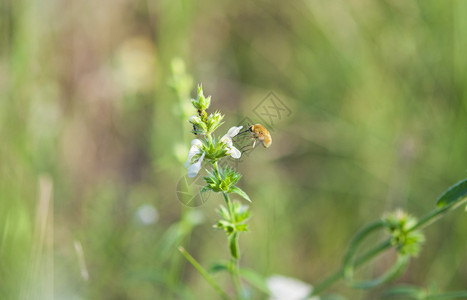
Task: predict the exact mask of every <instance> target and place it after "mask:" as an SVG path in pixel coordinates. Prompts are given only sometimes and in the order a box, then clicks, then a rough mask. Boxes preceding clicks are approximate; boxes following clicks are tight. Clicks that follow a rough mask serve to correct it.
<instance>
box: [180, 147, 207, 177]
mask: <svg viewBox="0 0 467 300" xmlns="http://www.w3.org/2000/svg"><path fill="white" fill-rule="evenodd" d="M202 145H203V142H201V141H200V140H198V139H194V140H192V141H191V148H190V151H188V159H187V160H186V162H185V167H186V168H188V177H190V178H193V177H195V176H196V175H197V174H198V172H199V170H201V164H202V163H203V159H204V155H205V153H204V152H203V154H201V157H200V158H199V159H198V161H196V162H195V163H192V162H191V160H192V159H193V157H194V156H195V155H196V154H198V153H201V146H202Z"/></svg>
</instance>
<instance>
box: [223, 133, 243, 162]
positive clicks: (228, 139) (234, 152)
mask: <svg viewBox="0 0 467 300" xmlns="http://www.w3.org/2000/svg"><path fill="white" fill-rule="evenodd" d="M242 128H243V126H238V127H236V126H234V127H232V128H230V129H229V131H227V133H226V134H225V135H224V136H223V137H222V138H221V142H222V143H224V144H225V145H226V146H227V153H228V154H230V156H232V157H233V158H240V156H242V153H241V152H240V150H238V149H237V148H235V147H234V145H233V142H232V138H233V137H235V136H236V135H237V134H238V133H239V132H240V129H242Z"/></svg>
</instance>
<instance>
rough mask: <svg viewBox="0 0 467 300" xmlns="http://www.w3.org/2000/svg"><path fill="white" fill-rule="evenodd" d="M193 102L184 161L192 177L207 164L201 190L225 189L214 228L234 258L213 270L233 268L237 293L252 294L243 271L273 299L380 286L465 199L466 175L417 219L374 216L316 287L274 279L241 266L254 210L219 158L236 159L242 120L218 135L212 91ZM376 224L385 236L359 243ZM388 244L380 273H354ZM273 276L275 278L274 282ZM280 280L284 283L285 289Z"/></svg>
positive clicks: (408, 291) (417, 295) (416, 294)
mask: <svg viewBox="0 0 467 300" xmlns="http://www.w3.org/2000/svg"><path fill="white" fill-rule="evenodd" d="M191 103H192V104H193V106H194V107H195V109H196V110H197V114H196V115H193V116H191V117H190V118H189V122H190V123H191V125H192V128H193V130H192V132H193V133H194V134H195V135H196V136H197V137H198V138H196V139H193V140H192V141H191V148H190V150H189V154H188V159H187V161H186V163H185V166H186V167H187V168H188V177H196V176H198V173H199V172H200V171H201V169H202V168H203V164H205V165H207V166H208V169H207V170H206V173H207V176H204V177H203V179H204V181H205V183H206V185H205V186H204V187H203V188H202V190H201V192H202V193H204V192H208V191H210V192H214V193H221V194H222V195H223V198H224V200H225V205H220V206H219V208H218V209H217V213H218V215H219V217H220V219H219V220H218V221H217V222H216V223H215V225H214V228H216V229H220V230H223V231H224V232H225V233H226V235H227V240H228V245H229V249H230V256H231V259H230V261H228V262H225V263H218V264H215V265H214V266H213V267H212V268H211V271H220V270H226V271H228V272H230V274H231V277H232V282H233V285H234V287H235V296H234V298H235V299H250V298H251V293H247V292H246V289H244V287H243V284H242V281H241V277H242V278H244V279H245V280H246V281H248V282H249V283H251V284H252V285H253V286H255V287H256V288H257V289H258V290H260V291H262V292H263V293H265V294H266V295H270V296H272V299H281V298H282V297H288V296H290V295H291V294H293V295H294V296H293V299H313V300H314V299H319V297H321V296H323V293H324V292H325V291H326V290H327V289H328V288H330V287H331V286H332V285H333V284H334V283H335V282H337V281H338V280H340V279H344V280H345V282H346V283H347V284H348V285H349V286H350V287H352V288H356V289H370V288H374V287H376V286H380V285H382V284H384V283H387V282H389V281H391V280H394V279H395V278H398V277H399V276H400V275H401V274H402V273H403V272H404V270H405V269H406V267H407V265H408V263H409V261H410V259H411V258H412V257H416V256H417V255H418V253H419V252H420V251H421V248H422V245H423V242H424V241H425V236H424V234H423V233H422V230H423V229H424V228H425V227H427V226H429V225H431V224H433V223H434V222H435V221H437V220H439V219H440V218H441V217H443V216H444V215H446V213H448V212H450V211H452V210H454V209H456V208H458V207H459V206H461V205H463V204H466V202H467V179H464V180H463V181H461V182H459V183H457V184H456V185H454V186H452V187H451V188H449V189H448V190H447V191H446V192H445V193H443V194H442V195H441V196H440V197H439V198H438V200H437V207H436V208H435V209H434V210H432V211H431V212H430V213H428V214H427V215H425V216H424V217H422V218H420V219H418V220H417V219H416V218H415V217H413V216H411V215H409V214H408V213H406V212H404V211H402V210H396V211H395V212H393V213H389V214H386V215H385V216H384V217H383V218H381V219H379V220H376V221H374V222H371V223H370V224H368V225H367V226H365V227H363V229H361V230H360V231H358V232H357V234H356V235H355V237H354V238H353V239H352V240H351V242H350V245H349V247H348V250H347V253H346V254H345V256H344V259H343V263H342V267H341V268H340V269H339V270H338V271H336V272H335V273H334V274H331V275H330V276H329V277H327V278H325V279H324V280H323V281H322V282H321V283H319V284H317V285H315V286H314V288H312V287H311V286H310V285H307V284H305V283H302V282H299V281H297V280H295V279H291V278H285V277H281V276H275V277H274V278H273V280H271V278H272V277H271V278H270V280H266V279H265V278H263V277H262V276H260V275H258V274H257V273H255V272H254V271H251V270H248V269H243V268H240V267H239V265H238V260H239V257H240V250H239V245H238V240H239V235H240V233H242V232H245V231H247V230H248V226H247V221H248V219H249V217H250V212H249V207H248V205H246V204H245V203H243V202H239V201H232V200H231V195H232V194H236V195H239V196H240V197H241V198H243V199H244V200H246V201H249V202H251V200H250V198H249V196H248V195H247V194H246V193H245V192H244V191H243V190H241V189H240V188H239V187H238V186H237V183H238V182H239V180H240V179H241V177H242V176H241V174H239V173H238V172H237V171H236V170H235V169H233V168H231V167H230V166H228V165H227V166H225V167H221V166H220V164H219V161H221V160H222V159H225V158H226V157H228V156H231V157H232V158H234V159H238V158H240V157H241V152H240V151H239V150H238V149H237V148H235V146H234V145H233V142H232V138H233V137H235V136H236V135H237V134H238V133H239V132H240V130H241V129H242V126H239V127H232V128H230V129H229V130H228V132H227V133H226V134H225V135H224V136H222V137H221V138H217V137H216V136H215V135H214V132H215V131H216V130H217V129H218V128H219V127H220V126H221V125H222V124H223V119H224V115H222V114H221V113H220V112H214V113H211V114H208V113H207V109H208V108H209V106H210V104H211V97H205V96H204V94H203V90H202V87H201V86H198V94H197V97H196V99H192V100H191ZM378 230H383V231H385V232H386V235H387V237H386V239H385V240H384V241H383V242H380V243H379V244H376V245H375V246H374V247H369V248H368V249H361V248H362V247H360V246H361V244H362V242H363V241H364V240H365V239H366V238H367V237H368V236H369V235H370V234H373V233H374V232H376V231H378ZM389 249H395V251H396V253H397V258H396V260H395V262H394V264H393V265H392V266H391V267H389V269H388V270H387V271H386V272H384V273H383V274H382V275H380V276H379V277H377V278H372V279H364V280H362V279H356V276H355V274H354V273H355V272H354V271H355V270H356V269H357V268H358V267H361V266H362V265H364V264H366V263H369V262H370V261H372V260H373V259H374V258H376V257H377V256H378V255H380V254H381V253H383V252H385V251H386V250H389ZM179 251H180V252H181V253H182V254H183V255H184V256H185V258H186V259H187V260H188V261H189V262H190V263H191V264H192V265H193V266H194V267H195V268H196V269H197V270H198V271H199V272H200V273H201V275H202V276H203V277H204V278H205V279H206V280H207V282H209V284H210V285H211V286H212V287H213V288H214V289H215V290H216V291H217V292H218V294H219V295H220V296H221V297H222V298H223V299H230V296H229V295H228V294H227V293H226V292H225V291H224V290H223V289H222V287H220V286H219V284H218V283H217V282H216V281H215V280H214V279H213V277H212V276H211V274H210V272H208V271H207V270H206V269H204V268H203V267H202V266H201V264H199V263H198V262H197V261H196V260H195V259H194V258H193V257H192V256H191V255H190V254H189V253H188V252H187V251H186V250H185V249H184V248H183V247H179ZM271 282H274V283H273V284H271ZM281 286H282V287H284V288H285V291H284V288H282V287H281ZM287 286H289V287H290V286H293V287H294V288H292V290H290V289H289V290H288V291H287ZM298 290H301V292H298V293H297V291H298ZM276 291H278V293H276ZM385 295H386V296H388V295H389V296H390V295H405V296H408V297H412V298H413V299H456V298H457V299H459V298H465V297H466V295H467V292H466V291H457V292H450V293H438V292H437V291H434V292H433V291H432V292H430V293H429V292H427V291H425V290H423V289H419V288H416V287H410V288H406V287H401V288H393V289H391V290H389V291H388V292H386V293H385ZM334 296H335V295H334ZM338 297H340V296H338ZM339 299H343V298H339Z"/></svg>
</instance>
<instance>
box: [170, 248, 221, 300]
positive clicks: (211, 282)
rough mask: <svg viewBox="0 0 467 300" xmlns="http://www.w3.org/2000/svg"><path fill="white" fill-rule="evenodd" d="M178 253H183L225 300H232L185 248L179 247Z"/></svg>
mask: <svg viewBox="0 0 467 300" xmlns="http://www.w3.org/2000/svg"><path fill="white" fill-rule="evenodd" d="M178 251H180V253H182V255H183V256H185V258H186V259H187V260H188V261H189V262H190V263H191V264H192V265H193V267H195V269H196V270H198V272H200V273H201V275H202V276H203V277H204V279H206V281H207V282H208V283H209V284H210V285H211V286H212V287H213V288H214V289H215V290H216V292H217V293H218V294H219V295H220V296H221V297H222V299H224V300H230V298H229V296H227V294H226V293H225V292H224V291H223V290H222V289H221V287H220V286H219V285H218V284H217V282H216V281H215V280H214V278H212V277H211V275H209V273H208V271H206V270H205V269H204V268H203V267H202V266H201V265H200V264H199V263H198V262H197V261H196V259H195V258H194V257H193V256H191V255H190V253H188V252H187V251H186V250H185V248H183V247H182V246H179V247H178Z"/></svg>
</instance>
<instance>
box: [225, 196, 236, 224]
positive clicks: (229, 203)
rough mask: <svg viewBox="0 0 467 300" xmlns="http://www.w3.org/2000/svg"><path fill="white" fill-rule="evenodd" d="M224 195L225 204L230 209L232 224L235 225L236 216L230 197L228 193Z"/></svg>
mask: <svg viewBox="0 0 467 300" xmlns="http://www.w3.org/2000/svg"><path fill="white" fill-rule="evenodd" d="M222 195H223V196H224V200H225V204H226V205H227V208H228V209H229V216H230V221H231V222H232V223H235V214H234V211H233V207H232V202H231V201H230V199H229V195H227V193H222Z"/></svg>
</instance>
